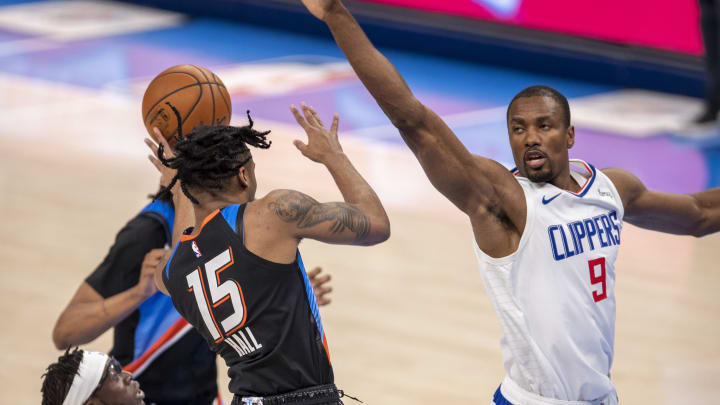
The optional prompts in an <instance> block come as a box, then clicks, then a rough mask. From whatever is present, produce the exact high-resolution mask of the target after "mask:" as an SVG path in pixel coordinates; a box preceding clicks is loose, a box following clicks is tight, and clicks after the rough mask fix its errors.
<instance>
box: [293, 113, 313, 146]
mask: <svg viewBox="0 0 720 405" xmlns="http://www.w3.org/2000/svg"><path fill="white" fill-rule="evenodd" d="M290 111H291V112H292V114H293V116H294V117H295V121H297V123H298V124H300V126H301V127H302V128H303V129H304V130H305V131H307V130H308V129H310V124H308V122H307V121H306V120H305V118H304V117H303V116H302V115H300V112H299V111H298V109H297V108H295V106H294V105H291V106H290ZM295 146H297V145H295Z"/></svg>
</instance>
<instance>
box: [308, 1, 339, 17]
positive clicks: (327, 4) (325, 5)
mask: <svg viewBox="0 0 720 405" xmlns="http://www.w3.org/2000/svg"><path fill="white" fill-rule="evenodd" d="M302 3H303V4H304V5H305V7H306V8H307V9H308V11H310V13H311V14H312V15H314V16H315V17H317V18H318V19H320V20H324V19H325V16H326V15H327V13H328V11H330V10H331V9H332V8H333V7H335V6H337V5H338V4H340V0H302Z"/></svg>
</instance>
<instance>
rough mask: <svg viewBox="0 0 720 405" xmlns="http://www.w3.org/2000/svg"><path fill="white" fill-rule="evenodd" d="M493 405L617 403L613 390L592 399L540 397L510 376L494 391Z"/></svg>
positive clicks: (601, 404) (591, 404)
mask: <svg viewBox="0 0 720 405" xmlns="http://www.w3.org/2000/svg"><path fill="white" fill-rule="evenodd" d="M493 404H494V405H618V396H617V393H616V392H615V391H614V390H613V391H612V392H610V393H609V394H608V395H606V396H605V397H603V398H599V399H596V400H593V401H563V400H560V399H552V398H546V397H541V396H540V395H537V394H533V393H532V392H528V391H526V390H524V389H523V388H521V387H520V386H519V385H517V383H515V381H513V380H511V379H510V377H507V376H506V377H505V378H504V379H503V382H502V384H500V387H499V388H498V390H497V391H496V392H495V397H494V398H493Z"/></svg>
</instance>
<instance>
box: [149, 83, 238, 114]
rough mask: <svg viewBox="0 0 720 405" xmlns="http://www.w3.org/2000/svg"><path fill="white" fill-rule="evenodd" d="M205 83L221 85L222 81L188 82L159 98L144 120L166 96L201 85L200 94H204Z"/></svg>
mask: <svg viewBox="0 0 720 405" xmlns="http://www.w3.org/2000/svg"><path fill="white" fill-rule="evenodd" d="M203 84H214V85H216V86H220V85H221V84H222V83H217V82H197V83H193V84H188V85H186V86H183V87H179V88H177V89H175V90H173V91H171V92H170V93H168V94H166V95H164V96H163V98H161V99H160V100H158V101H157V102H156V103H155V104H153V106H152V107H150V108H149V109H148V112H147V114H146V115H145V118H144V119H143V121H147V118H148V116H149V115H150V112H151V111H152V110H153V109H154V108H155V107H157V105H158V104H160V103H162V101H163V100H165V99H166V98H168V97H170V96H172V95H173V94H175V93H177V92H178V91H181V90H185V89H187V88H190V87H192V86H200V94H201V95H202V85H203ZM222 87H225V86H222Z"/></svg>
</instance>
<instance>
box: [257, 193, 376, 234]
mask: <svg viewBox="0 0 720 405" xmlns="http://www.w3.org/2000/svg"><path fill="white" fill-rule="evenodd" d="M266 199H267V200H268V201H267V202H266V204H267V207H268V209H269V210H270V215H273V216H274V217H276V218H278V219H279V220H280V221H281V222H282V223H284V224H285V227H286V229H287V230H288V232H289V233H290V234H291V235H292V236H293V237H295V238H297V239H302V238H310V239H316V240H319V241H322V242H326V243H337V244H348V245H364V244H370V243H372V242H373V241H375V239H376V237H375V236H376V235H375V233H377V232H376V231H378V230H380V227H379V226H378V224H379V222H380V219H378V218H373V217H372V216H371V215H369V214H368V213H366V212H363V210H361V209H360V208H359V207H358V206H356V205H354V204H349V203H345V202H330V203H320V202H318V201H317V200H315V199H314V198H312V197H310V196H308V195H306V194H303V193H301V192H299V191H293V190H280V191H275V192H273V193H271V194H269V195H268V196H267V197H266Z"/></svg>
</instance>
